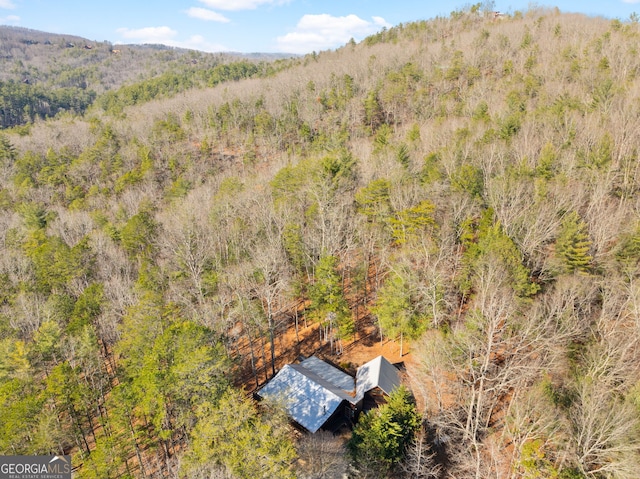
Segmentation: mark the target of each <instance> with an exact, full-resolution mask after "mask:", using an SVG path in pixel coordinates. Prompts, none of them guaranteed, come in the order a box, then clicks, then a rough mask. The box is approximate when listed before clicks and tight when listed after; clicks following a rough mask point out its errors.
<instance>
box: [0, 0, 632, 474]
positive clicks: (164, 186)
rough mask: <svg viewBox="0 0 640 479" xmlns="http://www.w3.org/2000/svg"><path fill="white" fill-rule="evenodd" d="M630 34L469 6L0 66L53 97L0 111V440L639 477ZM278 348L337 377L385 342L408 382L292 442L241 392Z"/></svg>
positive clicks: (145, 470) (39, 446)
mask: <svg viewBox="0 0 640 479" xmlns="http://www.w3.org/2000/svg"><path fill="white" fill-rule="evenodd" d="M488 3H491V2H488ZM639 40H640V24H639V22H638V17H637V16H633V17H632V18H630V19H628V20H624V21H622V20H617V19H614V20H611V19H605V18H594V17H587V16H584V15H579V14H568V13H562V12H560V11H559V10H558V9H553V8H541V7H536V6H531V7H530V8H529V9H528V10H527V11H516V12H514V13H512V14H509V15H505V16H502V17H500V18H494V16H493V15H491V14H490V12H488V11H487V8H485V6H484V5H483V4H476V5H473V6H471V7H468V8H465V9H463V10H459V11H454V12H451V14H450V15H449V16H446V17H437V18H433V19H429V20H420V21H416V22H411V23H406V24H400V25H398V26H395V27H393V28H389V29H385V30H383V31H381V32H380V33H378V34H376V35H373V36H370V37H368V38H366V39H365V40H363V41H362V42H360V43H356V42H355V41H352V42H349V43H348V44H346V45H344V46H343V47H341V48H339V49H336V50H334V51H322V52H314V53H313V54H309V55H306V56H304V57H294V58H289V59H275V60H274V59H253V58H242V59H233V60H231V59H225V60H224V61H223V60H219V59H218V60H216V59H214V58H211V59H209V60H202V59H200V58H198V59H197V61H196V63H192V62H190V61H182V60H177V61H178V63H180V62H181V63H180V64H182V65H183V66H184V68H176V69H173V70H172V69H169V70H166V71H155V72H152V71H151V70H152V69H153V68H150V69H149V71H148V72H147V73H146V74H143V75H142V76H141V77H136V78H124V77H118V79H117V80H116V79H113V82H112V83H110V84H109V83H108V82H103V83H101V85H102V86H101V87H100V88H97V87H96V88H88V87H87V88H82V86H81V85H77V84H64V85H63V84H62V83H56V81H57V80H55V78H57V77H56V75H55V74H54V73H53V72H52V73H51V83H46V84H35V85H27V84H25V83H20V81H19V80H16V79H11V78H5V79H3V80H2V83H0V101H2V102H3V103H2V104H3V105H5V104H6V103H4V102H7V101H16V102H17V101H18V100H19V98H21V96H20V95H22V93H20V92H25V97H27V98H32V97H33V98H37V99H38V100H37V101H39V102H41V103H39V104H40V105H44V104H46V105H51V106H53V105H55V104H56V103H55V101H58V99H60V98H63V97H64V95H65V94H66V93H67V92H69V93H72V94H71V95H70V96H69V98H71V99H73V100H74V101H76V102H78V104H77V106H74V107H71V108H70V107H69V106H68V105H64V106H62V107H61V108H62V109H63V110H64V111H60V112H57V114H56V113H53V114H49V113H47V112H44V113H43V114H35V113H34V114H31V112H32V110H29V109H28V108H27V109H25V106H24V105H22V104H21V106H20V107H19V108H20V109H22V113H23V114H22V116H20V117H19V118H18V116H9V117H8V116H6V115H8V113H7V111H6V110H2V109H0V116H1V115H5V116H2V120H1V121H2V122H3V123H2V124H1V126H2V128H3V129H2V130H0V418H1V419H0V454H21V455H28V454H61V453H64V454H71V455H72V459H73V466H74V476H75V477H78V478H83V479H84V478H86V479H89V478H95V479H98V478H114V479H115V478H134V477H135V478H148V479H152V478H202V479H205V478H209V479H231V478H240V479H242V478H265V479H266V478H275V477H277V478H294V477H296V478H305V479H311V478H334V477H335V478H344V477H349V478H353V479H357V478H416V479H421V478H434V479H445V478H446V479H450V478H476V479H480V478H490V477H495V478H513V479H515V478H526V479H537V478H558V479H610V478H611V479H613V478H620V479H633V478H637V476H638V472H637V471H639V470H640V216H639V213H640V195H639V194H638V193H639V192H640V162H639V161H638V159H639V155H640V136H639V135H638V131H640V55H639V48H640V47H639V46H638V45H639V44H640V42H639ZM39 46H44V45H42V44H40V45H39ZM96 48H97V47H96ZM101 48H105V49H106V48H107V47H106V46H105V47H101ZM56 51H57V52H58V53H56V55H70V53H68V52H71V51H74V50H73V49H71V48H62V47H60V48H58V49H57V50H56ZM75 51H78V50H75ZM92 51H93V52H95V51H96V50H95V49H94V50H92ZM151 51H152V52H153V55H163V54H164V55H177V54H176V53H175V52H174V53H172V52H169V53H163V52H162V51H160V52H157V51H155V50H151ZM84 53H86V52H84ZM124 53H125V52H124V49H123V53H122V54H121V55H122V56H121V57H120V58H127V57H126V56H125V55H124ZM93 54H95V53H93ZM105 55H106V53H105ZM110 55H111V54H110ZM194 55H195V54H194ZM106 56H108V55H106ZM108 58H109V61H115V60H114V58H115V57H111V56H109V57H108ZM186 58H188V57H186ZM187 65H189V66H187ZM200 67H202V68H200ZM205 67H206V68H205ZM113 75H115V73H113ZM27 87H31V88H29V89H27ZM65 88H66V89H80V90H83V92H84V93H83V94H82V95H76V94H75V93H73V92H75V91H76V90H73V91H72V90H65ZM4 92H8V93H7V94H6V95H5V93H4ZM16 92H18V93H16ZM26 113H29V114H26ZM10 115H13V113H10ZM7 118H9V120H7ZM12 118H13V119H12ZM305 338H313V339H314V342H313V347H314V348H316V350H317V352H319V353H322V355H323V356H324V357H326V358H328V359H330V360H332V361H333V362H334V363H336V364H339V365H340V366H341V367H343V368H344V369H345V370H349V369H350V368H351V367H354V366H358V365H359V364H355V363H354V361H355V359H350V358H351V357H350V354H352V352H353V351H354V350H355V349H356V348H358V347H359V348H362V347H363V345H364V347H365V350H366V347H369V348H371V350H373V349H374V348H375V347H376V345H379V344H385V345H386V346H387V347H389V348H390V347H393V348H395V349H393V350H394V351H396V353H395V354H396V356H395V357H393V358H390V359H393V361H394V362H398V361H402V362H403V364H404V377H405V383H406V384H405V385H406V388H404V387H403V388H401V389H399V390H398V391H397V392H396V393H394V394H392V395H391V396H390V397H389V399H388V402H387V403H386V404H385V405H384V406H382V407H380V408H379V409H376V410H373V411H371V412H370V413H367V414H364V415H361V417H360V419H359V421H358V423H357V424H356V425H355V427H354V429H353V431H352V432H350V433H349V434H347V435H346V436H345V435H341V436H334V435H332V434H330V433H326V432H324V433H317V434H313V435H311V434H304V433H302V432H301V431H300V430H298V429H296V428H295V427H293V426H292V425H291V424H290V422H289V421H288V419H287V417H286V415H285V414H284V412H283V411H282V409H281V408H280V407H279V406H278V405H277V404H270V403H268V402H267V401H263V402H259V403H258V402H256V401H254V399H253V397H252V393H253V392H254V391H255V390H256V389H257V388H258V387H260V386H261V385H263V384H265V382H266V381H268V380H269V379H270V378H271V377H273V376H274V375H275V373H276V372H277V371H278V370H279V369H280V368H281V367H282V366H283V365H284V364H286V363H287V362H291V361H292V359H295V358H296V357H297V356H298V355H299V354H301V353H303V352H304V353H306V352H308V351H307V350H306V349H304V344H305V343H304V340H305ZM311 352H312V353H313V352H316V351H315V350H314V351H311Z"/></svg>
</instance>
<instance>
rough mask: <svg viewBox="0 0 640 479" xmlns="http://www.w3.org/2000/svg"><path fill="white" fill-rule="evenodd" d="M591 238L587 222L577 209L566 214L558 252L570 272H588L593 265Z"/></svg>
mask: <svg viewBox="0 0 640 479" xmlns="http://www.w3.org/2000/svg"><path fill="white" fill-rule="evenodd" d="M590 248H591V240H590V239H589V235H588V233H587V224H586V223H585V222H584V221H582V219H581V218H580V216H579V215H578V213H576V212H575V211H572V212H570V213H569V214H567V215H566V217H565V218H564V220H563V222H562V228H561V230H560V234H559V235H558V239H557V240H556V253H557V255H558V256H559V257H560V259H561V260H562V262H563V264H564V267H565V268H566V270H567V271H569V272H574V271H577V272H587V271H589V268H590V266H591V260H592V259H593V258H592V256H591V255H590V254H589V250H590Z"/></svg>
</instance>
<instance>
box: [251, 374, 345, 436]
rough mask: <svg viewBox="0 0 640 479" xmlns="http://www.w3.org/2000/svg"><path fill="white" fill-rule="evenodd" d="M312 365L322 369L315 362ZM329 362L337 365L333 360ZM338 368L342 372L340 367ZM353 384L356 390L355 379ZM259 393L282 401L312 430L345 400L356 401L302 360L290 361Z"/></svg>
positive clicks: (318, 427) (299, 421) (300, 421)
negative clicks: (298, 361)
mask: <svg viewBox="0 0 640 479" xmlns="http://www.w3.org/2000/svg"><path fill="white" fill-rule="evenodd" d="M308 364H309V363H308ZM325 364H326V363H325ZM312 366H313V367H314V368H315V369H319V367H318V365H317V364H313V362H312ZM326 366H327V367H328V368H333V366H331V365H329V364H326ZM333 369H335V368H333ZM336 371H338V372H341V371H339V370H337V369H336ZM324 372H325V373H326V371H324ZM351 384H352V386H351V390H352V391H353V379H352V380H351ZM258 395H259V396H260V397H263V398H269V399H273V400H275V401H282V403H283V405H284V407H285V409H286V410H287V413H288V414H289V416H290V417H291V418H292V419H293V420H294V421H296V422H297V423H298V424H300V425H301V426H303V427H304V428H305V429H307V430H308V431H309V432H316V431H317V430H318V429H320V428H321V427H322V425H323V424H324V423H325V422H326V421H327V419H329V418H330V417H331V415H332V414H333V413H334V412H335V411H336V409H338V407H339V406H340V404H341V403H342V401H349V402H353V401H354V398H353V397H352V396H351V395H349V394H348V393H347V391H344V390H342V389H340V388H339V387H338V386H336V385H334V384H331V383H330V382H329V381H327V380H326V379H325V378H323V377H321V376H320V375H318V374H316V373H315V372H314V371H313V370H311V369H308V368H306V367H304V366H303V365H301V364H287V365H286V366H285V367H283V368H282V369H281V370H280V371H279V372H278V374H276V375H275V376H274V377H273V379H271V381H269V382H268V383H267V384H266V385H265V386H264V387H263V388H262V389H261V390H260V391H259V392H258Z"/></svg>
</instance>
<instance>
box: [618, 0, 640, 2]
mask: <svg viewBox="0 0 640 479" xmlns="http://www.w3.org/2000/svg"><path fill="white" fill-rule="evenodd" d="M622 3H640V0H622Z"/></svg>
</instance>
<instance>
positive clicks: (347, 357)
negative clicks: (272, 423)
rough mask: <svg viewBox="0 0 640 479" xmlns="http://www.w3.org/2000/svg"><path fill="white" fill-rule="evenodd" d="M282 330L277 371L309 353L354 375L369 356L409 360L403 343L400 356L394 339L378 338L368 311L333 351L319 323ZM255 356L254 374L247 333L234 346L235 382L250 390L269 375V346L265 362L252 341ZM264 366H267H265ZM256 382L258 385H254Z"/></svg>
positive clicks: (291, 325)
mask: <svg viewBox="0 0 640 479" xmlns="http://www.w3.org/2000/svg"><path fill="white" fill-rule="evenodd" d="M283 329H284V330H281V331H282V332H279V333H278V335H277V338H276V340H275V357H276V361H275V368H276V372H277V371H279V370H280V369H282V367H283V366H284V365H285V364H289V363H296V362H299V360H300V359H302V358H306V357H309V356H312V355H315V356H318V357H320V358H322V359H326V360H328V361H330V362H332V363H334V364H336V365H338V366H340V367H341V368H342V369H344V370H346V371H348V372H350V373H352V374H355V370H356V369H357V367H358V366H361V365H362V364H364V363H366V362H367V361H370V360H371V359H373V358H375V357H377V356H379V355H383V356H384V357H385V358H387V359H388V360H389V361H390V362H391V363H400V362H405V363H406V362H408V361H410V360H411V351H410V349H409V347H408V345H407V344H406V342H405V345H404V354H403V356H402V357H400V345H399V344H398V343H396V342H395V341H392V340H389V339H387V338H384V340H383V341H382V342H381V341H380V333H379V331H378V328H377V327H376V325H375V323H374V321H373V319H372V318H371V316H370V315H369V314H367V315H366V316H361V317H359V318H357V319H356V335H355V338H354V339H352V340H349V341H343V343H342V344H343V348H342V352H340V353H338V352H337V351H336V348H335V347H334V348H333V350H332V348H331V344H330V343H329V342H325V341H321V338H320V325H319V324H317V323H308V324H307V326H306V327H305V324H304V320H302V319H300V320H299V324H298V334H297V335H296V327H295V320H291V321H289V323H288V324H287V325H286V327H285V328H283ZM254 343H256V344H254V357H255V360H256V371H257V376H258V379H257V381H256V374H254V371H253V368H252V367H251V361H250V352H249V345H248V341H247V339H246V336H243V337H242V338H240V339H239V340H238V344H237V345H236V347H235V348H234V349H236V351H239V353H240V355H241V357H242V363H241V366H240V367H239V370H238V373H239V374H238V375H237V377H238V381H237V383H236V385H237V386H238V387H242V388H244V390H245V391H247V392H248V393H251V392H253V391H255V390H256V389H258V387H260V386H262V385H263V384H264V383H265V382H267V380H268V379H271V377H272V370H271V360H270V345H269V342H268V341H265V344H264V356H265V359H266V365H265V362H264V361H263V358H262V350H261V346H260V344H259V343H258V341H254ZM265 366H266V367H265ZM256 382H257V383H258V385H256Z"/></svg>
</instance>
